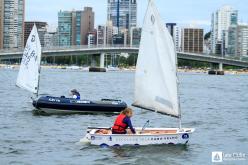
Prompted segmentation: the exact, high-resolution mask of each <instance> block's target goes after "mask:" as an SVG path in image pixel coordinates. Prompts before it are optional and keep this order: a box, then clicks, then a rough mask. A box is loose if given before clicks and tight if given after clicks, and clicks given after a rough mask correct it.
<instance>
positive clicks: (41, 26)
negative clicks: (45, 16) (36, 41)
mask: <svg viewBox="0 0 248 165" xmlns="http://www.w3.org/2000/svg"><path fill="white" fill-rule="evenodd" d="M34 24H35V25H36V27H37V31H38V34H39V38H40V43H41V46H42V47H44V46H45V44H44V36H45V34H46V32H47V23H46V22H38V21H26V22H25V23H24V25H25V27H24V46H25V45H26V42H27V40H28V37H29V35H30V33H31V31H32V29H33V26H34Z"/></svg>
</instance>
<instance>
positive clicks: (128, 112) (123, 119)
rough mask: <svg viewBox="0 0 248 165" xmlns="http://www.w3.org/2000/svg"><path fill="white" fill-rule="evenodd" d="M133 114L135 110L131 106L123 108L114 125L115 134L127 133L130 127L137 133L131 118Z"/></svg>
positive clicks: (113, 131)
mask: <svg viewBox="0 0 248 165" xmlns="http://www.w3.org/2000/svg"><path fill="white" fill-rule="evenodd" d="M132 116H133V110H132V109H131V108H126V109H125V110H123V111H122V112H121V113H120V115H119V116H117V118H116V120H115V123H114V126H113V127H112V133H113V134H126V133H127V130H126V129H127V128H128V127H129V128H130V130H131V132H132V133H133V134H135V133H136V132H135V129H134V128H133V126H132V122H131V120H130V118H131V117H132Z"/></svg>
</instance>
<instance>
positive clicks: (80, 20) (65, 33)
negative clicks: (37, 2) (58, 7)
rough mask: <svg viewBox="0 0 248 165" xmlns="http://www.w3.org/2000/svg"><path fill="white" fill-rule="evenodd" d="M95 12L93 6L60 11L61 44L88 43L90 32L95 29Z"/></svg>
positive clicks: (59, 32)
mask: <svg viewBox="0 0 248 165" xmlns="http://www.w3.org/2000/svg"><path fill="white" fill-rule="evenodd" d="M94 20H95V14H94V12H93V10H92V8H91V7H85V8H84V10H83V11H80V10H79V11H60V12H59V13H58V35H59V45H61V46H63V45H87V44H88V42H87V41H88V38H87V37H88V35H87V34H88V33H89V32H91V31H93V30H94Z"/></svg>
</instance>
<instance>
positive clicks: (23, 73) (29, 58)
mask: <svg viewBox="0 0 248 165" xmlns="http://www.w3.org/2000/svg"><path fill="white" fill-rule="evenodd" d="M40 61H41V44H40V39H39V35H38V32H37V28H36V26H35V25H34V27H33V29H32V31H31V33H30V35H29V37H28V40H27V43H26V47H25V50H24V53H23V56H22V62H21V66H20V70H19V74H18V77H17V82H16V85H17V86H18V87H20V88H23V89H26V90H28V91H30V92H32V93H35V94H37V93H38V86H39V72H40Z"/></svg>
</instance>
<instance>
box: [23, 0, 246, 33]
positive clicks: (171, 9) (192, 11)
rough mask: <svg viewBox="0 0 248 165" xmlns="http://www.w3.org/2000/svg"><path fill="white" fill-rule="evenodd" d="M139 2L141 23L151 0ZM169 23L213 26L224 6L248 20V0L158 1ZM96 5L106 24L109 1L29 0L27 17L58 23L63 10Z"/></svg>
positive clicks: (97, 15)
mask: <svg viewBox="0 0 248 165" xmlns="http://www.w3.org/2000/svg"><path fill="white" fill-rule="evenodd" d="M137 1H138V26H141V25H142V21H143V17H144V14H145V10H146V7H147V2H148V0H137ZM155 2H156V4H157V7H158V9H159V11H160V14H161V16H162V17H163V19H164V21H165V22H176V23H178V24H179V25H180V26H189V25H193V26H199V27H203V28H204V29H205V31H208V30H209V29H210V22H211V13H212V12H214V11H216V10H217V9H218V8H220V7H221V6H223V5H231V6H233V8H234V9H237V10H239V21H241V22H244V23H247V22H248V7H247V6H248V0H155ZM84 6H90V7H93V10H94V12H95V26H96V25H99V24H105V23H106V18H107V0H26V20H27V21H34V20H36V21H45V22H48V24H49V25H50V26H51V27H52V28H54V27H56V26H57V19H58V18H57V13H58V11H59V10H72V9H75V10H81V9H83V7H84Z"/></svg>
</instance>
